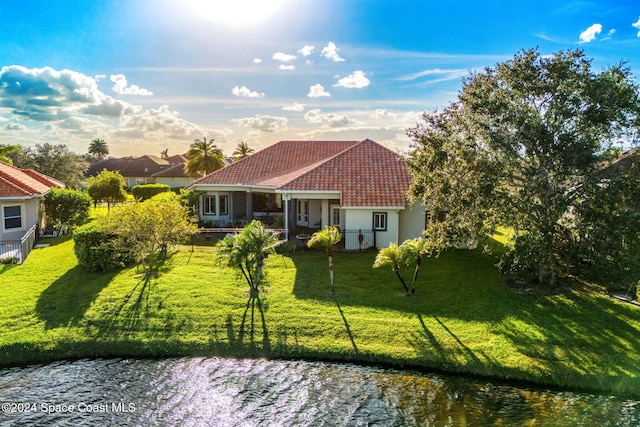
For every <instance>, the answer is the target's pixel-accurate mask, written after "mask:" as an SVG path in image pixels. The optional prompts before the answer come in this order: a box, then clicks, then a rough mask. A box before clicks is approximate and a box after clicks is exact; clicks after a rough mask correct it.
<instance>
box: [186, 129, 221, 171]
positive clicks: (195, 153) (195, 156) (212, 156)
mask: <svg viewBox="0 0 640 427" xmlns="http://www.w3.org/2000/svg"><path fill="white" fill-rule="evenodd" d="M186 156H187V163H186V164H185V165H184V171H185V172H186V174H187V175H189V176H192V177H198V176H204V175H208V174H210V173H211V172H213V171H216V170H218V169H221V168H223V167H224V155H223V154H222V150H221V149H219V148H218V147H216V145H215V144H214V143H213V139H211V140H209V141H207V139H206V138H202V141H200V140H199V139H196V140H195V141H193V143H192V144H191V146H190V147H189V151H187V154H186Z"/></svg>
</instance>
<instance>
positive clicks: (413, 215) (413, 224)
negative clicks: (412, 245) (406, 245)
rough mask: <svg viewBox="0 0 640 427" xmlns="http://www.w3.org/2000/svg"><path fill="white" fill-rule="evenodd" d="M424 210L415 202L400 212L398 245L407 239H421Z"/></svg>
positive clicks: (424, 217) (424, 218) (424, 216)
mask: <svg viewBox="0 0 640 427" xmlns="http://www.w3.org/2000/svg"><path fill="white" fill-rule="evenodd" d="M425 208H426V207H425V205H424V204H423V203H421V202H415V203H413V204H412V205H408V206H407V208H406V209H405V210H403V211H400V232H399V234H398V239H399V243H402V242H404V241H405V240H407V239H415V238H416V237H422V232H423V231H424V227H425V224H426V223H425V220H426V214H425Z"/></svg>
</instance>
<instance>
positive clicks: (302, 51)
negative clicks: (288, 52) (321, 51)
mask: <svg viewBox="0 0 640 427" xmlns="http://www.w3.org/2000/svg"><path fill="white" fill-rule="evenodd" d="M315 48H316V47H315V46H309V45H305V46H304V47H303V48H302V49H300V50H299V51H298V53H300V54H302V56H309V55H311V54H312V53H313V50H314V49H315Z"/></svg>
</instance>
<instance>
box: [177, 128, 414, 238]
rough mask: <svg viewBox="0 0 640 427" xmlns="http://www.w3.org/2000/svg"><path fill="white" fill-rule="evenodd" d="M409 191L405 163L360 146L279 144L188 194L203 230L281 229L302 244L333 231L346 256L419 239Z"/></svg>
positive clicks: (370, 145) (373, 146)
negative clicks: (261, 225) (258, 224)
mask: <svg viewBox="0 0 640 427" xmlns="http://www.w3.org/2000/svg"><path fill="white" fill-rule="evenodd" d="M410 185H411V176H410V174H409V172H408V170H407V167H406V164H405V161H404V160H403V159H402V158H401V157H400V156H399V155H398V154H396V153H395V152H393V151H391V150H389V149H387V148H385V147H383V146H382V145H380V144H378V143H377V142H374V141H372V140H369V139H365V140H364V141H281V142H278V143H276V144H274V145H272V146H270V147H268V148H265V149H263V150H261V151H258V152H256V153H254V154H252V155H251V156H249V157H247V158H245V159H242V160H240V161H238V162H236V163H233V164H231V165H229V166H227V167H225V168H223V169H219V170H217V171H215V172H212V173H211V174H209V175H207V176H205V177H202V178H200V179H198V180H196V181H195V182H194V183H193V184H191V185H190V186H189V187H188V188H189V189H191V190H193V191H196V192H198V193H200V199H199V216H200V219H201V220H202V221H203V222H205V223H210V224H212V225H214V224H215V225H218V226H222V227H225V226H229V225H230V226H234V225H241V224H242V223H243V222H244V221H249V220H251V219H262V220H264V221H265V222H267V223H273V222H275V223H278V222H281V223H282V224H283V225H284V227H285V228H286V229H287V233H291V234H292V235H293V236H296V235H298V236H299V237H301V238H303V239H304V237H306V235H308V234H310V233H312V232H314V231H315V230H318V229H321V228H323V227H324V226H327V225H336V226H338V227H340V229H341V231H342V232H343V234H344V247H345V249H347V250H353V249H364V248H368V247H372V246H376V247H378V248H379V247H384V246H388V244H389V243H390V242H396V243H397V242H402V241H404V240H405V239H408V238H413V237H419V236H421V235H422V230H424V227H425V217H426V216H425V209H424V207H421V206H420V205H418V206H417V208H415V209H411V207H409V206H407V200H406V196H407V193H408V191H409V186H410ZM276 217H280V218H281V220H276V219H275V218H276ZM302 235H305V236H302ZM287 237H288V236H287Z"/></svg>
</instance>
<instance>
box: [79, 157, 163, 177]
mask: <svg viewBox="0 0 640 427" xmlns="http://www.w3.org/2000/svg"><path fill="white" fill-rule="evenodd" d="M169 167H171V163H169V161H167V160H164V159H161V158H160V157H158V156H151V155H145V156H140V157H137V158H133V157H122V158H108V159H104V160H101V161H99V162H98V163H94V164H92V165H91V166H89V168H88V169H87V171H86V172H85V175H86V176H96V175H98V174H99V173H100V172H102V170H103V169H107V170H110V171H118V172H120V174H121V175H122V176H124V177H150V176H152V175H153V174H154V173H157V172H160V171H162V170H164V169H168V168H169Z"/></svg>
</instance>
